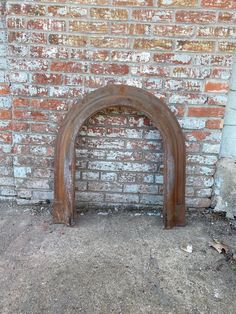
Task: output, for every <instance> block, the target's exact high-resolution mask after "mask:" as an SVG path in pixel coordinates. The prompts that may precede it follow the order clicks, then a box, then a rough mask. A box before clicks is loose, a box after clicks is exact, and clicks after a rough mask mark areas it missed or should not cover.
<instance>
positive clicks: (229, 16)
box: [218, 12, 236, 25]
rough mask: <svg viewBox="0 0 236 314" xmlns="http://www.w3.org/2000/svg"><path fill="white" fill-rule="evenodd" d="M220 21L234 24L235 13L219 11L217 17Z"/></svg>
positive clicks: (235, 21)
mask: <svg viewBox="0 0 236 314" xmlns="http://www.w3.org/2000/svg"><path fill="white" fill-rule="evenodd" d="M218 21H219V22H220V23H226V24H229V25H231V24H236V13H235V12H219V19H218Z"/></svg>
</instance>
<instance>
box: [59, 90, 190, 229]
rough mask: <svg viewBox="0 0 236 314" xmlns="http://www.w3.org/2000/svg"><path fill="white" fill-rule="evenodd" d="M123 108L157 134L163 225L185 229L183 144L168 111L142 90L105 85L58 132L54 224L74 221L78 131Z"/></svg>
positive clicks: (79, 106) (78, 106) (68, 117)
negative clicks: (93, 118)
mask: <svg viewBox="0 0 236 314" xmlns="http://www.w3.org/2000/svg"><path fill="white" fill-rule="evenodd" d="M115 105H119V106H126V107H131V108H133V109H135V110H137V111H139V112H140V111H141V112H143V113H144V114H145V115H146V116H147V117H149V118H150V119H151V120H152V122H153V124H154V126H155V127H156V128H158V129H159V131H160V132H161V135H162V138H163V141H164V209H163V210H164V213H163V214H164V215H163V217H164V225H165V228H167V229H170V228H172V227H174V226H184V225H185V162H186V161H185V160H186V152H185V140H184V136H183V132H182V130H181V128H180V125H179V123H178V121H177V119H176V118H175V116H174V114H173V113H172V112H171V111H170V110H169V108H168V107H167V106H166V105H165V104H164V103H163V102H161V101H160V100H159V99H157V98H156V97H155V96H154V95H152V94H150V93H148V92H146V91H145V90H143V89H140V88H136V87H131V86H126V85H109V86H106V87H103V88H100V89H97V90H96V91H94V92H92V93H90V94H89V95H87V96H86V97H85V98H84V99H83V100H82V102H81V103H79V104H75V105H74V106H73V107H72V109H71V110H70V112H69V113H68V115H67V116H66V118H65V120H64V122H63V124H62V126H61V128H60V129H59V132H58V135H57V140H56V150H55V179H54V180H55V190H54V206H53V218H54V222H55V223H64V224H67V225H71V224H73V223H74V222H75V221H76V218H77V211H76V208H75V144H76V139H77V135H78V133H79V130H80V128H81V127H82V125H83V124H84V123H85V121H86V120H87V119H88V118H89V117H90V116H92V115H93V114H95V113H96V112H98V111H100V110H102V109H105V108H108V107H110V106H115Z"/></svg>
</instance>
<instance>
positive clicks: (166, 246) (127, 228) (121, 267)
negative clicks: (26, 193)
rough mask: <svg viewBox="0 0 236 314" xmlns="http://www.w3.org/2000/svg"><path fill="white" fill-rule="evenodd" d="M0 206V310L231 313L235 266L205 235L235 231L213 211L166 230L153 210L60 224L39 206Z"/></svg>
mask: <svg viewBox="0 0 236 314" xmlns="http://www.w3.org/2000/svg"><path fill="white" fill-rule="evenodd" d="M6 207H7V206H6V205H1V211H0V253H1V255H0V313H4V314H9V313H12V314H19V313H22V314H23V313H24V314H36V313H37V314H42V313H53V314H54V313H55V314H65V313H68V314H69V313H70V314H73V313H76V314H77V313H81V314H94V313H95V314H96V313H99V314H106V313H107V314H108V313H109V314H110V313H123V314H126V313H130V314H139V313H145V314H147V313H153V314H156V313H181V314H184V313H186V314H187V313H188V314H189V313H219V314H222V313H235V308H236V271H235V269H234V268H233V267H231V266H232V265H229V264H228V263H227V262H226V261H225V259H224V257H223V256H222V255H220V254H219V253H217V252H216V251H215V250H214V249H212V248H209V245H208V242H209V240H210V239H211V238H212V237H214V238H218V239H219V240H221V241H225V242H226V243H228V244H230V245H231V246H234V247H236V232H235V231H234V230H232V229H231V227H230V225H229V224H228V222H227V221H224V220H219V219H218V216H208V215H206V216H204V215H203V216H201V215H196V214H191V215H190V216H189V217H188V221H189V222H188V225H187V226H186V227H184V228H175V229H173V230H169V231H167V230H163V224H162V219H161V217H158V216H148V215H147V214H145V215H140V213H136V214H135V213H132V212H131V213H117V214H106V213H103V214H102V215H101V214H100V215H98V214H97V213H88V214H85V215H84V216H81V219H80V221H79V224H78V226H75V227H73V228H68V227H65V226H63V225H54V224H52V219H51V216H50V214H49V212H48V211H47V210H46V211H45V210H42V212H41V211H38V210H35V209H34V210H32V209H26V210H25V211H24V210H22V209H19V208H16V207H14V206H8V208H6ZM187 244H191V245H192V246H193V252H192V253H186V252H184V251H182V250H181V249H180V247H181V246H185V245H187Z"/></svg>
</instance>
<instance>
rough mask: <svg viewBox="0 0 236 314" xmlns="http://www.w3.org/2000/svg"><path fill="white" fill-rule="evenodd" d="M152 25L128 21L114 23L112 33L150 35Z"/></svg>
mask: <svg viewBox="0 0 236 314" xmlns="http://www.w3.org/2000/svg"><path fill="white" fill-rule="evenodd" d="M150 29H151V25H150V24H127V23H119V24H117V23H112V24H111V33H112V34H122V35H124V34H127V35H149V34H150Z"/></svg>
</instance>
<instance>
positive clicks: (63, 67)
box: [51, 61, 87, 73]
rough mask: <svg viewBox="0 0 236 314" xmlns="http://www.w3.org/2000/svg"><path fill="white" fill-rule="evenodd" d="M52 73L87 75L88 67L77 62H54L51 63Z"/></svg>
mask: <svg viewBox="0 0 236 314" xmlns="http://www.w3.org/2000/svg"><path fill="white" fill-rule="evenodd" d="M51 71H55V72H69V73H76V72H79V73H86V72H87V67H86V65H84V64H83V63H81V62H75V61H53V62H52V63H51Z"/></svg>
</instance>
